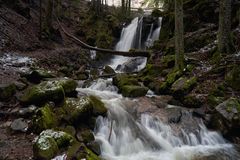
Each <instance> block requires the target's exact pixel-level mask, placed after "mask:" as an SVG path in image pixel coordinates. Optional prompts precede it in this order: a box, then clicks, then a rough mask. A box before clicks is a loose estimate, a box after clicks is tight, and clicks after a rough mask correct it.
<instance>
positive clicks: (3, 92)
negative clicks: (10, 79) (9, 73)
mask: <svg viewBox="0 0 240 160" xmlns="http://www.w3.org/2000/svg"><path fill="white" fill-rule="evenodd" d="M15 92H16V86H15V84H12V83H10V84H0V101H8V100H9V99H10V98H11V97H12V96H13V95H14V94H15Z"/></svg>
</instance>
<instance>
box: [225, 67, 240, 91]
mask: <svg viewBox="0 0 240 160" xmlns="http://www.w3.org/2000/svg"><path fill="white" fill-rule="evenodd" d="M225 80H226V82H227V83H228V85H230V86H231V87H232V88H233V89H234V90H238V91H239V90H240V85H239V84H240V68H239V66H234V67H233V69H232V70H231V71H230V72H228V73H227V74H226V76H225Z"/></svg>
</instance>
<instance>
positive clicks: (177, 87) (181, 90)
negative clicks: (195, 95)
mask: <svg viewBox="0 0 240 160" xmlns="http://www.w3.org/2000/svg"><path fill="white" fill-rule="evenodd" d="M196 84H197V79H196V77H192V78H190V79H189V78H187V77H181V78H179V79H178V80H177V81H176V82H174V83H173V85H172V88H171V91H172V93H173V94H174V95H176V96H184V95H185V94H187V93H189V92H190V91H191V90H192V89H193V87H194V86H195V85H196Z"/></svg>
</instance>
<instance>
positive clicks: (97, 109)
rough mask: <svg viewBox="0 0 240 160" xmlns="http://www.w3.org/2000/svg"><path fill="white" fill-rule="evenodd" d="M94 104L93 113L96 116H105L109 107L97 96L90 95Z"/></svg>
mask: <svg viewBox="0 0 240 160" xmlns="http://www.w3.org/2000/svg"><path fill="white" fill-rule="evenodd" d="M89 98H90V100H91V102H92V105H93V115H94V116H100V115H101V116H105V115H106V114H107V108H106V107H105V105H104V103H103V102H102V101H101V100H100V99H99V98H97V97H95V96H90V97H89Z"/></svg>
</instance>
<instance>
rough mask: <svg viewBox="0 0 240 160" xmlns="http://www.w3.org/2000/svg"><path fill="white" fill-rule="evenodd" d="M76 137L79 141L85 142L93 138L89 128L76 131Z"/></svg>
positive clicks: (91, 140)
mask: <svg viewBox="0 0 240 160" xmlns="http://www.w3.org/2000/svg"><path fill="white" fill-rule="evenodd" d="M77 138H78V140H79V141H82V142H84V143H85V144H87V143H89V142H93V141H94V140H95V138H94V135H93V133H92V131H91V130H88V129H86V130H83V131H79V132H78V133H77Z"/></svg>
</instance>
